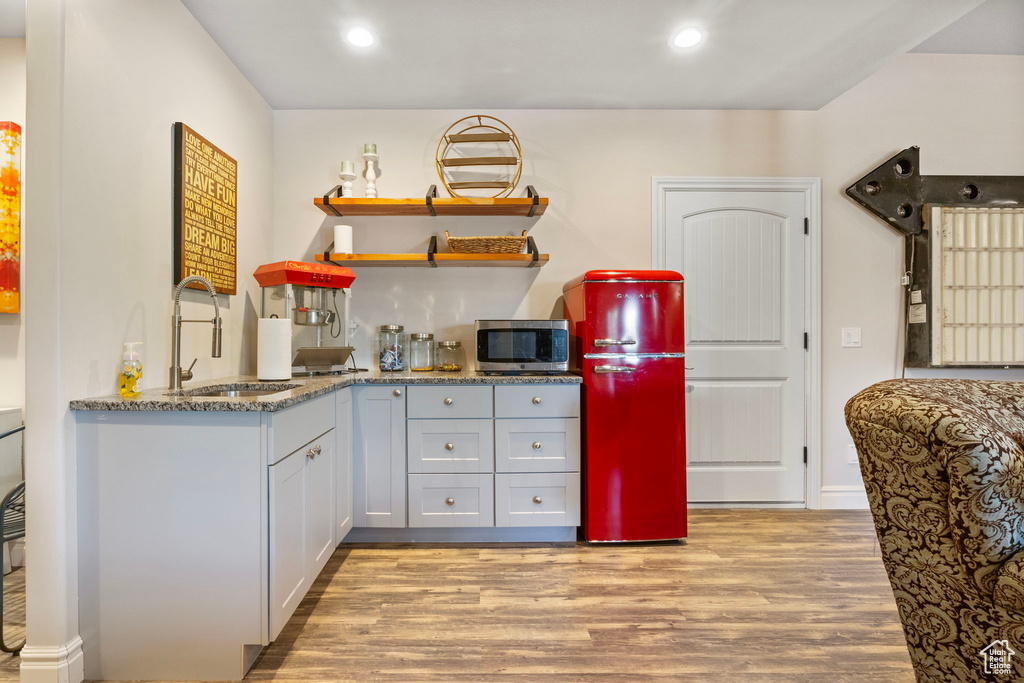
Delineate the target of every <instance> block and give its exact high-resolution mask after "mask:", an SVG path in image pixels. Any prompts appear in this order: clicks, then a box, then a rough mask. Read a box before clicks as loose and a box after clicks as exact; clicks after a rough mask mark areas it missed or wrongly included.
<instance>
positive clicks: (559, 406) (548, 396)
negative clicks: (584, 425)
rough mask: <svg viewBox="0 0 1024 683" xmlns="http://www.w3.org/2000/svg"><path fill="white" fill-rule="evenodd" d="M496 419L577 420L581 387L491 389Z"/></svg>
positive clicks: (569, 385) (509, 386)
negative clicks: (555, 418)
mask: <svg viewBox="0 0 1024 683" xmlns="http://www.w3.org/2000/svg"><path fill="white" fill-rule="evenodd" d="M494 414H495V416H497V417H579V416H580V387H579V385H578V384H566V385H559V386H552V385H543V384H518V385H516V384H513V385H501V384H499V385H498V386H496V387H494Z"/></svg>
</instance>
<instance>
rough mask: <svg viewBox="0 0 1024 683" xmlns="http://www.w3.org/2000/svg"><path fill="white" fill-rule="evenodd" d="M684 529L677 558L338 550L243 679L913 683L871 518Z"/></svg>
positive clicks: (714, 514) (700, 515) (775, 516)
mask: <svg viewBox="0 0 1024 683" xmlns="http://www.w3.org/2000/svg"><path fill="white" fill-rule="evenodd" d="M691 514H692V516H691V524H690V541H689V543H688V544H686V545H682V544H666V545H644V546H587V545H583V544H578V545H575V546H561V547H543V548H508V547H445V546H357V547H353V548H350V549H342V550H341V551H339V552H338V553H337V554H336V555H335V556H334V558H333V559H332V561H331V563H330V564H329V565H328V566H327V568H326V569H325V570H324V572H323V574H322V575H321V577H320V579H319V580H318V581H317V583H316V584H315V585H314V587H313V589H312V590H311V591H310V595H309V596H308V597H307V598H306V600H305V601H304V602H303V603H302V605H301V606H300V607H299V609H298V612H297V613H296V614H295V616H294V617H293V618H292V620H291V622H289V624H288V625H287V626H286V627H285V630H284V631H283V632H282V634H281V637H280V638H279V639H278V641H277V642H275V643H274V644H273V645H272V646H271V647H270V648H268V649H267V650H266V652H264V654H263V656H262V658H261V659H260V660H259V661H258V662H257V664H256V666H255V667H254V669H253V671H252V672H250V674H249V677H248V678H249V679H251V680H254V681H271V680H272V681H314V680H315V681H328V680H331V681H444V682H450V683H455V682H460V681H500V682H503V683H510V682H513V681H514V682H516V683H518V682H520V681H550V682H552V683H570V682H572V681H595V682H598V681H600V682H612V681H727V680H730V679H741V680H743V681H760V680H764V681H780V682H781V681H787V682H788V681H807V682H811V681H813V682H814V683H820V682H821V681H826V680H827V681H829V683H839V682H842V681H851V682H852V681H872V682H874V681H906V682H910V681H913V680H914V677H913V672H912V669H911V666H910V658H909V656H908V654H907V649H906V645H905V643H904V640H903V633H902V630H901V629H900V624H899V618H898V617H897V615H896V607H895V603H894V602H893V597H892V591H891V589H890V588H889V583H888V581H887V579H886V576H885V570H884V569H883V567H882V561H881V559H880V558H879V556H878V552H877V550H876V548H875V542H874V538H875V537H874V529H873V527H872V525H871V517H870V515H869V514H868V513H867V512H859V511H851V512H845V511H844V512H836V511H829V512H824V511H807V510H776V511H765V510H693V511H691Z"/></svg>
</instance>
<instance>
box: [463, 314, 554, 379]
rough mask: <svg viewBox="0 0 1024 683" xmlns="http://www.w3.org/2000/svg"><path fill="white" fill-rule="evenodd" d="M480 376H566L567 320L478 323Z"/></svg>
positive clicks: (491, 321) (477, 358)
mask: <svg viewBox="0 0 1024 683" xmlns="http://www.w3.org/2000/svg"><path fill="white" fill-rule="evenodd" d="M476 369H477V371H479V372H500V373H508V374H516V373H522V372H566V371H567V370H568V369H569V321H568V320H477V321H476Z"/></svg>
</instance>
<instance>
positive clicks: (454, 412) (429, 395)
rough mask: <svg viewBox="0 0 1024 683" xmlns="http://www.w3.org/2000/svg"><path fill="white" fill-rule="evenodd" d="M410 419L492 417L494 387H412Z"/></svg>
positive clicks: (410, 389)
mask: <svg viewBox="0 0 1024 683" xmlns="http://www.w3.org/2000/svg"><path fill="white" fill-rule="evenodd" d="M408 390H409V403H408V405H409V413H408V415H409V417H412V418H418V417H427V418H445V417H491V416H493V415H494V393H493V388H492V387H490V386H478V387H465V386H463V387H460V386H433V387H421V386H411V387H409V388H408Z"/></svg>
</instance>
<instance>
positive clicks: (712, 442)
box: [652, 178, 820, 508]
mask: <svg viewBox="0 0 1024 683" xmlns="http://www.w3.org/2000/svg"><path fill="white" fill-rule="evenodd" d="M652 190H653V192H652V195H653V196H652V203H653V207H652V208H653V211H652V265H653V267H654V268H668V269H672V270H678V271H680V272H682V273H683V275H684V277H685V278H686V284H685V291H686V321H685V322H686V339H687V348H686V353H687V363H686V365H687V366H688V367H689V368H693V369H692V370H689V371H688V372H687V384H688V388H689V393H688V394H687V469H688V491H689V494H688V495H689V498H690V500H691V502H695V503H734V504H735V503H740V504H763V505H801V506H802V505H805V504H806V506H807V507H812V508H813V507H817V506H818V504H819V496H820V447H819V443H820V380H819V377H820V341H819V337H820V335H819V334H818V329H819V320H820V240H819V235H820V230H819V224H820V181H819V180H818V179H814V178H810V179H808V178H655V179H654V182H653V184H652ZM805 219H807V233H806V234H805ZM804 332H807V333H808V348H807V349H806V350H805V348H804ZM805 446H806V447H807V464H806V468H805V465H804V447H805Z"/></svg>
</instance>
